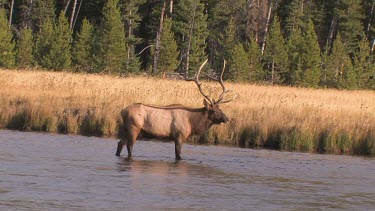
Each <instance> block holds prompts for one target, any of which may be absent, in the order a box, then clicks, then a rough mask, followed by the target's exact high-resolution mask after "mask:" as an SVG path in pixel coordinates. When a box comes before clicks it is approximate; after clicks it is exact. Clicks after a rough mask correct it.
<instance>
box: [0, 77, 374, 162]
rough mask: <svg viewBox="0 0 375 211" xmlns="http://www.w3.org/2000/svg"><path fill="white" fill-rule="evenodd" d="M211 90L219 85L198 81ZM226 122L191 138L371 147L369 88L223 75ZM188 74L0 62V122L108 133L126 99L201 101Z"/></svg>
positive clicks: (292, 147)
mask: <svg viewBox="0 0 375 211" xmlns="http://www.w3.org/2000/svg"><path fill="white" fill-rule="evenodd" d="M204 85H205V87H204V89H205V90H206V92H209V93H210V94H211V95H212V96H213V97H214V98H215V94H216V98H217V95H218V94H220V91H221V90H220V86H219V85H218V84H215V83H210V82H204ZM226 86H227V88H228V89H231V90H233V91H234V92H236V93H238V95H239V96H238V98H236V99H235V100H234V101H232V102H230V103H228V104H224V105H222V106H221V107H222V110H223V111H224V112H225V113H226V114H227V116H229V117H231V118H232V120H231V122H230V123H228V124H225V125H223V124H222V125H220V126H214V127H213V128H211V130H210V132H209V133H208V134H207V135H206V136H204V137H201V138H199V139H196V140H191V142H198V143H205V144H223V145H231V146H240V147H262V148H269V149H281V150H289V151H303V152H319V153H335V154H352V155H370V156H373V155H375V132H374V131H375V130H374V129H375V93H374V92H373V91H344V90H331V89H325V90H323V89H305V88H292V87H278V86H261V85H250V84H232V83H226ZM202 101H203V98H202V97H201V95H200V94H199V91H198V89H197V87H196V85H195V84H194V83H192V82H186V81H173V80H166V79H156V78H146V77H131V78H119V77H116V76H109V75H89V74H73V73H67V72H45V71H37V70H22V71H14V70H0V128H7V129H17V130H26V131H45V132H57V133H73V134H82V135H96V136H110V137H116V136H117V135H118V132H119V118H120V117H119V112H120V110H121V109H122V108H123V107H125V106H127V105H129V104H131V103H134V102H142V103H146V104H156V105H167V104H174V103H179V104H184V105H187V106H191V107H202Z"/></svg>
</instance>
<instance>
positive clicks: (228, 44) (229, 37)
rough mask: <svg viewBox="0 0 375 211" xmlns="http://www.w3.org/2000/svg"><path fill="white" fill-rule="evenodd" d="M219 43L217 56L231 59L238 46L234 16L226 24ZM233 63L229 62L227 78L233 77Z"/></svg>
mask: <svg viewBox="0 0 375 211" xmlns="http://www.w3.org/2000/svg"><path fill="white" fill-rule="evenodd" d="M218 43H219V45H220V48H217V50H218V51H217V52H216V57H217V58H223V59H227V60H231V59H232V58H233V57H234V55H233V53H234V48H235V47H236V27H235V23H234V20H233V18H230V21H229V23H228V25H227V26H225V28H224V30H223V32H222V34H221V36H220V37H219V40H218ZM230 65H231V63H229V64H228V71H226V73H225V78H228V79H233V78H234V72H232V71H233V69H232V67H231V66H230Z"/></svg>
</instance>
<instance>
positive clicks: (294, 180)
mask: <svg viewBox="0 0 375 211" xmlns="http://www.w3.org/2000/svg"><path fill="white" fill-rule="evenodd" d="M116 147H117V140H115V139H107V138H95V137H83V136H73V135H58V134H43V133H29V132H18V131H8V130H0V162H1V163H0V210H373V209H375V159H373V158H363V157H352V156H339V155H320V154H309V153H294V152H278V151H270V150H253V149H241V148H231V147H220V146H199V145H188V144H184V145H183V147H182V158H183V160H182V161H179V162H176V161H175V160H174V144H173V143H171V142H168V143H164V142H153V141H138V142H137V143H136V144H135V146H134V150H133V154H134V158H133V159H131V160H128V159H127V158H125V157H120V158H119V157H116V156H114V153H115V150H116ZM125 154H126V149H124V151H123V155H125Z"/></svg>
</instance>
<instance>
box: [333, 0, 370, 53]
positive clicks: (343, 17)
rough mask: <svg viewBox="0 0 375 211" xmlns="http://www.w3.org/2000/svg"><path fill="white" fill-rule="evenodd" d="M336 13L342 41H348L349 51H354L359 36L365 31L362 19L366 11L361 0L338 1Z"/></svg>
mask: <svg viewBox="0 0 375 211" xmlns="http://www.w3.org/2000/svg"><path fill="white" fill-rule="evenodd" d="M334 14H336V15H337V25H338V31H340V34H341V38H342V41H343V42H345V43H346V48H347V52H348V53H353V52H354V51H355V49H356V47H357V44H358V40H359V37H360V36H361V34H363V33H364V26H363V23H362V20H363V18H364V15H363V14H364V12H363V8H362V4H361V0H340V1H336V7H335V10H334Z"/></svg>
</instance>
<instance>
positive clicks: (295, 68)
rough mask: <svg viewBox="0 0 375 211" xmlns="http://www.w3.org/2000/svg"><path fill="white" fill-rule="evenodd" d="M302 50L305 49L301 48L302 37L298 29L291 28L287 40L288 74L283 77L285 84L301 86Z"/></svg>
mask: <svg viewBox="0 0 375 211" xmlns="http://www.w3.org/2000/svg"><path fill="white" fill-rule="evenodd" d="M304 50H306V49H304V46H303V37H302V34H301V30H300V28H299V27H297V28H293V29H292V30H291V32H290V35H289V40H288V59H289V72H288V73H287V74H286V75H285V81H284V83H285V84H291V85H301V84H302V81H303V70H302V54H303V51H304Z"/></svg>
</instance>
